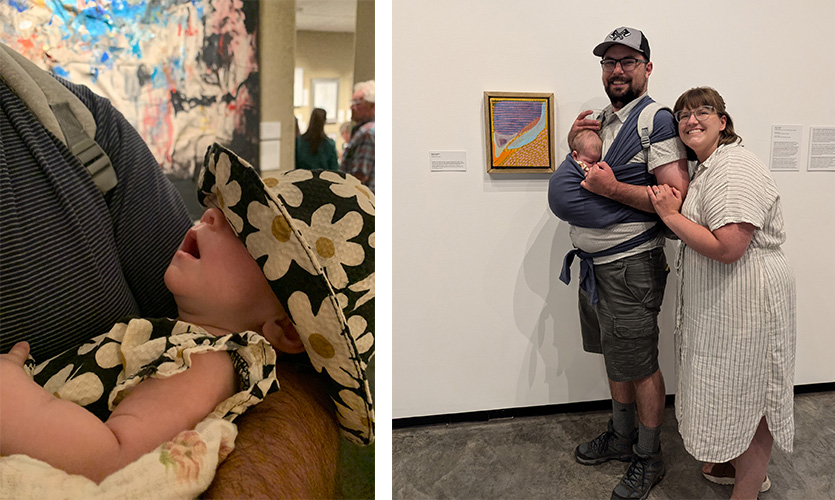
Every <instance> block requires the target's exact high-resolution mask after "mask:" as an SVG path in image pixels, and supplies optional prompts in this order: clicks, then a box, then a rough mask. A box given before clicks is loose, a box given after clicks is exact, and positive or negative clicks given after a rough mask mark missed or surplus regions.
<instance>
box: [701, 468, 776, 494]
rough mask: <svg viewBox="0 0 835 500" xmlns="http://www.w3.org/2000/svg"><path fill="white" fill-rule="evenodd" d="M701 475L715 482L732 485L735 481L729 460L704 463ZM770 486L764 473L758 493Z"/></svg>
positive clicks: (733, 469) (734, 474)
mask: <svg viewBox="0 0 835 500" xmlns="http://www.w3.org/2000/svg"><path fill="white" fill-rule="evenodd" d="M702 475H703V476H704V477H705V479H707V480H708V481H710V482H711V483H716V484H727V485H731V486H733V484H734V482H735V481H736V469H735V468H734V466H733V464H732V463H730V462H723V463H718V464H705V466H704V467H702ZM770 488H771V479H769V478H768V474H766V476H765V479H764V480H763V484H761V485H760V493H765V492H766V491H768V490H769V489H770Z"/></svg>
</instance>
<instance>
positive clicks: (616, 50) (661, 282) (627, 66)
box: [568, 26, 689, 499]
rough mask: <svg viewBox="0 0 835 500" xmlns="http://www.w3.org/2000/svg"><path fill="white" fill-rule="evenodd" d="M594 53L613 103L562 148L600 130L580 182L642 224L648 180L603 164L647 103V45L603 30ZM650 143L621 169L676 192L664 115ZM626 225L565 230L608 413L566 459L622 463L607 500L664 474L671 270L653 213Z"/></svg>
mask: <svg viewBox="0 0 835 500" xmlns="http://www.w3.org/2000/svg"><path fill="white" fill-rule="evenodd" d="M592 52H593V54H594V55H596V56H599V57H601V61H600V64H601V67H602V74H603V88H604V90H605V91H606V94H607V95H608V96H609V100H610V101H611V105H610V106H607V107H606V108H605V109H604V110H603V113H602V114H601V115H600V116H598V117H597V118H598V119H599V120H597V119H589V118H591V117H589V118H587V116H588V114H589V113H590V111H583V112H582V113H580V115H579V116H578V117H577V119H576V120H575V122H574V124H573V125H572V127H571V131H570V132H569V134H568V143H569V146H570V147H571V146H572V145H573V141H574V137H575V136H576V135H577V133H578V132H579V131H580V130H583V129H592V130H599V133H600V136H601V138H602V140H603V159H604V161H603V162H600V163H599V164H597V165H595V166H593V167H592V168H591V169H589V172H588V173H587V174H586V177H585V179H584V180H582V181H581V183H580V185H581V186H582V187H583V188H585V189H586V190H588V191H590V192H592V193H594V194H597V195H600V196H604V197H606V198H609V199H611V200H614V201H616V202H618V203H620V204H622V205H626V206H627V207H631V209H629V210H633V211H634V212H636V213H643V215H644V219H646V218H647V217H646V213H653V212H654V210H653V208H652V204H651V202H650V200H649V197H648V196H647V192H646V184H643V185H637V184H627V183H624V182H620V181H619V180H617V179H619V178H623V176H621V175H620V172H622V170H620V169H621V168H623V167H621V166H616V165H612V166H613V167H616V169H618V177H617V178H616V176H615V173H614V172H613V171H612V167H610V166H609V164H608V163H606V161H612V159H613V158H614V156H615V155H614V154H613V155H612V156H609V155H607V152H608V151H609V150H610V148H611V149H613V151H614V150H615V149H617V148H619V147H620V146H621V145H622V144H623V143H624V142H625V141H629V140H631V141H633V142H634V141H636V140H637V139H636V138H635V137H634V136H635V135H636V134H638V131H637V129H638V127H637V126H636V125H635V124H636V119H637V116H638V114H640V111H641V110H643V108H644V107H646V106H647V105H649V104H650V103H652V102H653V101H652V99H651V98H649V96H647V95H646V93H647V82H648V79H649V76H650V74H651V73H652V70H653V64H652V62H651V61H650V47H649V41H648V40H647V38H646V36H644V34H643V33H642V32H641V31H640V30H637V29H635V28H630V27H626V26H623V27H620V28H617V29H615V30H613V31H611V32H609V33H608V34H607V35H606V37H605V38H604V40H603V42H601V43H600V44H598V45H597V46H596V47H595V48H594V50H593V51H592ZM630 116H631V117H632V119H631V120H629V118H630ZM627 137H629V139H627ZM649 139H650V141H649V145H648V147H642V146H638V147H637V149H636V151H638V152H637V154H635V155H634V157H632V159H631V160H630V161H629V162H628V165H627V168H630V169H633V170H634V169H638V170H639V172H638V173H639V174H641V175H643V177H644V178H645V179H646V181H647V182H652V183H656V184H668V185H670V186H674V187H676V189H678V190H679V191H681V192H682V196H683V195H684V194H685V193H686V191H687V186H688V179H689V176H688V173H687V160H686V153H685V149H684V146H683V144H682V143H681V140H680V139H679V138H678V134H677V128H676V124H675V122H674V120H673V116H672V114H671V113H670V112H669V110H667V109H661V110H660V111H658V112H657V114H656V115H655V119H654V128H653V132H652V134H651V135H650V136H649ZM613 146H614V147H613ZM632 220H634V219H630V221H629V222H617V223H613V224H611V225H609V226H607V227H604V228H589V227H580V226H575V225H571V226H570V230H569V236H570V238H571V242H572V244H573V245H574V247H575V250H573V252H575V254H576V255H578V256H579V257H580V258H581V266H586V268H587V269H591V270H593V272H591V273H582V274H584V275H588V274H591V281H592V282H593V285H591V287H587V286H584V285H585V283H584V284H583V285H581V287H580V291H579V294H580V300H579V309H580V324H581V331H582V335H583V348H584V350H585V351H587V352H594V353H601V354H603V358H604V361H605V365H606V372H607V377H608V379H609V388H610V391H611V395H612V408H613V412H612V413H613V416H612V419H611V420H610V421H609V424H608V429H607V430H606V432H604V433H602V434H601V435H600V436H598V437H596V438H594V439H592V440H591V441H589V442H586V443H582V444H580V445H579V446H577V448H576V449H575V452H574V454H575V459H576V460H577V461H578V462H579V463H581V464H584V465H597V464H600V463H603V462H607V461H609V460H620V461H624V462H630V465H629V468H628V469H627V471H626V473H625V474H624V476H623V478H622V479H621V481H620V483H619V484H618V485H617V486H616V487H615V489H614V491H613V492H612V498H613V499H638V498H641V499H643V498H646V497H647V496H648V495H649V491H650V489H651V488H652V487H653V486H654V485H655V484H657V483H658V482H659V481H660V480H661V479H662V477H663V476H664V473H665V470H666V469H665V466H664V461H663V457H662V453H661V443H660V435H661V423H662V419H663V414H664V398H665V389H664V379H663V376H662V374H661V370H660V368H659V365H658V313H659V311H660V307H661V301H662V299H663V296H664V288H665V286H666V279H667V273H668V272H669V267H668V266H667V260H666V257H665V255H664V244H665V237H664V233H663V230H662V229H663V225H661V223H660V220H659V219H657V218H656V217H651V220H644V221H641V222H632ZM569 262H570V261H569ZM589 290H592V291H593V296H592V295H591V294H589ZM636 410H637V418H636Z"/></svg>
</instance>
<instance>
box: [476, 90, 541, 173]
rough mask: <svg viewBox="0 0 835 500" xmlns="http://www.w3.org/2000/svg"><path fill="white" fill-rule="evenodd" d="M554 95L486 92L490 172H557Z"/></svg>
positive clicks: (488, 164) (486, 124) (487, 146)
mask: <svg viewBox="0 0 835 500" xmlns="http://www.w3.org/2000/svg"><path fill="white" fill-rule="evenodd" d="M553 101H554V94H553V93H550V94H546V93H531V92H484V121H485V131H486V134H487V136H486V140H485V146H486V156H487V172H488V173H491V174H495V173H524V172H553V171H554V167H555V165H554V127H553V123H554V113H553V109H554V104H553Z"/></svg>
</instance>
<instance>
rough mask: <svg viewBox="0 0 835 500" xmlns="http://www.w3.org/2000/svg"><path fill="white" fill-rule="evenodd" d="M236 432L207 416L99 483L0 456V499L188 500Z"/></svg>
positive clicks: (212, 470)
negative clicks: (191, 428)
mask: <svg viewBox="0 0 835 500" xmlns="http://www.w3.org/2000/svg"><path fill="white" fill-rule="evenodd" d="M237 434H238V433H237V430H236V428H235V425H234V424H232V423H230V422H228V421H226V420H223V419H219V418H213V417H209V418H207V419H205V420H203V421H202V422H200V423H199V424H197V427H195V428H194V429H193V430H188V431H183V432H181V433H180V434H178V435H177V436H176V437H175V438H174V439H172V440H171V441H168V442H166V443H163V444H161V445H160V446H159V447H157V449H156V450H154V451H152V452H150V453H147V454H145V455H143V456H142V457H141V458H139V460H137V461H135V462H133V463H132V464H130V465H128V466H127V467H125V468H123V469H121V470H119V471H117V472H115V473H113V474H111V475H110V476H108V477H107V478H105V479H104V481H102V482H101V483H100V484H96V483H95V482H93V481H91V480H90V479H87V478H86V477H83V476H76V475H71V474H67V473H66V472H64V471H62V470H59V469H56V468H54V467H51V466H50V465H48V464H46V463H44V462H41V461H39V460H35V459H33V458H29V457H27V456H25V455H12V456H9V457H0V484H2V485H3V487H2V488H0V500H43V499H51V498H60V499H63V500H113V499H116V498H118V499H122V500H148V499H154V500H191V499H194V498H197V497H198V496H199V495H200V494H201V493H203V492H204V491H206V489H207V488H208V487H209V485H210V484H211V482H212V479H213V478H214V476H215V471H216V470H217V467H218V465H219V464H220V463H221V462H222V461H223V460H224V459H225V458H226V457H227V456H228V455H229V453H230V452H231V451H232V449H233V447H234V445H235V437H236V436H237Z"/></svg>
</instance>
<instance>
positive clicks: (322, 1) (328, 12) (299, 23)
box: [296, 0, 357, 33]
mask: <svg viewBox="0 0 835 500" xmlns="http://www.w3.org/2000/svg"><path fill="white" fill-rule="evenodd" d="M356 24H357V0H296V30H302V31H341V32H350V33H353V32H354V28H355V26H356Z"/></svg>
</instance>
